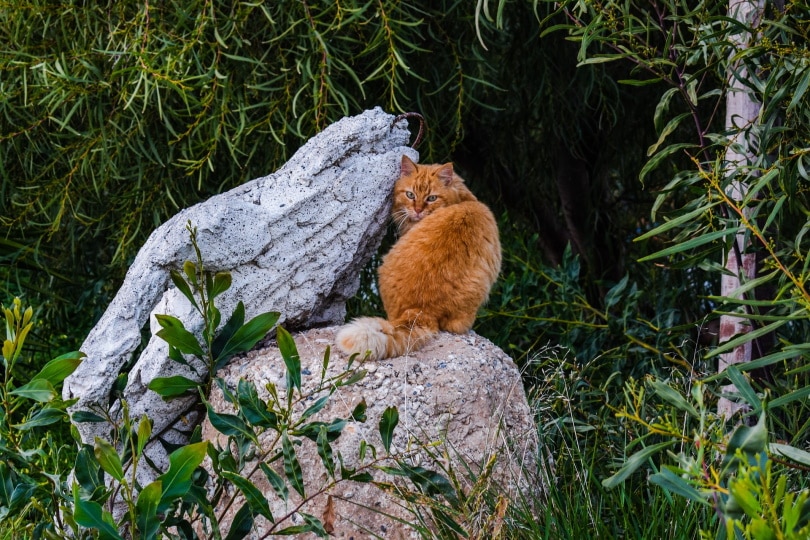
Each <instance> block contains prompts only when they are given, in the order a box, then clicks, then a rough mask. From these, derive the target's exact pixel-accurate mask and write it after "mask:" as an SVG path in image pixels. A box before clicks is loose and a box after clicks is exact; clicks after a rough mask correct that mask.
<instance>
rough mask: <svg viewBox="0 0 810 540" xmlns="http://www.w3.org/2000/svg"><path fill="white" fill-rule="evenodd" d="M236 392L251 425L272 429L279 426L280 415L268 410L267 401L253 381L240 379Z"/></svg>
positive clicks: (243, 412)
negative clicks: (260, 394) (261, 396)
mask: <svg viewBox="0 0 810 540" xmlns="http://www.w3.org/2000/svg"><path fill="white" fill-rule="evenodd" d="M236 393H237V396H238V398H237V399H238V400H239V407H240V409H241V411H242V414H243V415H245V418H246V419H247V421H248V422H250V424H251V425H253V426H259V427H266V428H270V429H276V428H277V427H278V416H277V415H276V413H274V412H273V411H270V410H268V408H267V403H265V402H264V401H263V400H262V399H261V398H260V397H259V394H258V392H257V391H256V387H255V386H254V385H253V384H252V383H249V382H247V381H245V380H244V379H239V383H237V392H236Z"/></svg>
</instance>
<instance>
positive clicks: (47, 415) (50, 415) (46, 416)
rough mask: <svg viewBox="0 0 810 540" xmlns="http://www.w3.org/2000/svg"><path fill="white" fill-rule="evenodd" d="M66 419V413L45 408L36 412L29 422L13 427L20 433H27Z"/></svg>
mask: <svg viewBox="0 0 810 540" xmlns="http://www.w3.org/2000/svg"><path fill="white" fill-rule="evenodd" d="M66 417H67V413H66V412H65V411H63V410H62V409H55V408H53V407H46V408H44V409H42V410H40V411H39V412H37V413H36V414H35V415H34V416H33V417H32V418H31V419H30V420H28V421H26V422H23V423H22V424H18V425H16V426H14V427H16V428H17V429H19V430H20V431H28V430H29V429H34V428H38V427H42V426H49V425H51V424H55V423H56V422H59V421H60V420H62V419H64V418H66Z"/></svg>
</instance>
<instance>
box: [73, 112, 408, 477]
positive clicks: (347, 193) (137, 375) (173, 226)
mask: <svg viewBox="0 0 810 540" xmlns="http://www.w3.org/2000/svg"><path fill="white" fill-rule="evenodd" d="M393 120H394V117H393V116H391V115H389V114H386V113H384V112H383V111H382V110H380V109H374V110H371V111H366V112H365V113H363V114H360V115H358V116H354V117H350V118H344V119H343V120H341V121H339V122H337V123H335V124H333V125H332V126H330V127H328V128H327V129H325V130H324V131H323V132H322V133H320V134H319V135H317V136H316V137H314V138H313V139H311V140H309V141H308V142H307V143H306V144H305V145H304V146H303V147H302V148H301V149H299V150H298V152H296V153H295V155H294V156H293V157H292V158H291V159H290V160H289V161H288V162H287V163H286V164H285V165H284V166H283V167H282V168H281V169H279V170H278V171H277V172H275V173H274V174H271V175H269V176H266V177H263V178H258V179H256V180H253V181H251V182H248V183H246V184H244V185H242V186H240V187H238V188H236V189H234V190H232V191H229V192H227V193H224V194H222V195H219V196H216V197H212V198H211V199H209V200H207V201H205V202H203V203H200V204H198V205H195V206H193V207H191V208H188V209H185V210H183V211H181V212H179V213H178V214H177V215H175V216H174V217H173V218H171V219H170V220H169V221H167V222H166V223H164V224H163V225H162V226H160V227H159V228H158V229H156V230H155V231H154V232H153V233H152V235H151V236H150V237H149V239H148V240H147V242H146V244H145V245H144V246H143V248H142V249H141V250H140V252H139V253H138V256H137V257H136V259H135V261H134V262H133V264H132V267H131V268H130V270H129V272H128V273H127V276H126V279H125V281H124V283H123V285H122V286H121V288H120V290H119V291H118V293H117V294H116V296H115V299H114V300H113V301H112V303H111V304H110V306H109V307H108V308H107V310H106V312H105V313H104V315H103V316H102V318H101V320H100V321H99V322H98V324H97V325H96V326H95V328H93V330H92V331H91V332H90V334H89V335H88V337H87V339H86V340H85V342H84V343H83V344H82V347H81V350H82V351H83V352H84V353H86V354H87V358H85V360H84V362H82V364H81V365H80V366H79V368H78V369H77V370H76V371H75V372H74V373H73V374H72V375H71V376H70V377H69V378H68V379H67V380H66V381H65V385H64V391H63V394H64V397H65V399H71V398H78V402H77V403H76V404H75V405H74V406H73V407H72V409H71V410H72V411H74V412H75V411H78V410H82V411H101V410H107V409H108V408H109V406H110V402H111V399H110V394H111V389H112V388H113V385H114V383H115V381H116V379H117V378H118V376H119V374H120V373H122V372H126V371H128V379H127V384H126V389H125V390H124V397H125V398H126V400H127V402H128V405H129V410H130V414H131V415H132V416H133V417H136V418H137V417H139V416H140V415H141V414H147V415H148V416H149V417H150V418H151V419H152V420H153V423H154V428H153V433H159V434H162V435H161V436H162V437H163V438H164V439H166V440H170V441H172V442H183V439H184V436H185V433H186V432H187V431H188V430H189V428H190V427H191V426H190V425H189V426H185V425H184V424H183V422H184V421H189V422H190V423H191V424H193V420H194V419H193V418H190V419H189V418H187V417H185V416H184V415H183V413H184V411H186V410H187V409H188V408H189V407H190V406H192V405H193V403H189V402H188V401H187V402H186V403H183V402H182V400H174V401H172V402H170V403H166V402H164V401H163V400H161V399H160V398H159V397H158V396H157V394H155V393H154V392H151V391H149V390H147V387H146V385H147V384H148V383H149V381H151V380H152V379H154V378H155V377H160V376H169V375H173V374H181V375H185V376H187V377H192V378H193V377H194V374H193V373H191V372H190V371H182V370H180V368H181V367H182V366H180V365H179V364H177V363H175V362H172V361H171V360H169V358H168V347H167V345H166V343H165V342H164V341H163V340H161V339H159V338H157V337H154V335H153V336H152V338H151V339H150V340H149V342H148V344H147V345H146V347H145V349H144V350H143V352H142V353H141V354H140V356H139V357H137V359H136V361H135V362H134V365H132V367H131V369H130V368H129V367H128V366H129V365H131V359H132V356H133V353H134V352H135V351H136V350H137V349H138V347H139V346H140V345H141V339H142V338H141V335H142V334H141V331H142V329H144V327H145V326H146V325H147V322H149V323H151V326H152V328H151V330H152V334H154V332H155V331H156V330H157V328H156V321H155V319H154V317H153V316H152V315H154V314H171V315H174V316H176V317H178V318H179V319H180V320H182V321H183V322H184V324H185V325H186V328H189V329H190V330H192V331H194V332H199V331H200V329H201V327H202V320H201V319H200V317H199V316H197V314H196V312H195V311H194V310H193V309H192V307H191V305H190V304H189V302H188V301H187V300H186V299H185V297H183V295H182V294H181V293H180V292H179V291H178V290H177V289H176V288H175V287H174V286H173V285H172V284H171V281H170V278H169V271H170V270H171V269H173V268H174V269H179V268H181V267H182V264H183V262H184V261H186V260H195V257H194V252H193V250H192V246H191V244H190V241H189V235H188V231H187V230H186V223H187V222H189V221H190V222H191V223H192V224H193V225H194V226H195V227H197V229H198V243H199V245H200V248H201V250H202V254H203V259H204V262H205V266H206V268H207V269H208V270H212V271H229V272H231V274H232V277H233V285H232V287H231V288H230V289H229V290H228V291H227V292H226V293H225V294H223V295H222V296H220V297H219V298H218V306H219V307H220V309H221V311H222V313H223V315H224V316H226V317H227V316H228V315H229V314H230V313H231V312H232V311H233V309H234V307H235V306H236V304H237V302H238V301H239V300H241V301H242V302H243V303H244V305H245V310H246V318H247V319H249V318H251V317H253V316H255V315H257V314H259V313H263V312H267V311H280V312H281V322H283V323H284V324H285V326H287V327H299V328H303V327H309V326H312V325H316V324H322V323H339V322H342V321H343V319H344V316H345V301H346V299H347V298H349V297H351V296H352V295H354V294H355V292H356V291H357V288H358V286H359V278H358V276H359V273H360V270H361V268H362V267H363V265H364V264H365V263H366V262H367V261H368V259H369V258H370V256H371V255H372V253H373V252H374V251H375V250H376V249H377V247H378V244H379V241H380V238H381V233H382V230H383V228H384V226H385V223H386V221H387V219H388V213H389V210H390V195H391V188H392V186H393V183H394V182H395V181H396V179H397V177H398V176H399V164H400V160H401V156H402V155H403V154H407V155H409V156H414V157H416V152H415V151H413V150H412V149H410V148H408V147H407V146H406V145H407V143H408V139H409V132H408V130H407V125H406V122H405V121H402V122H400V123H398V124H397V125H396V126H393V127H392V121H393ZM192 400H193V398H192ZM117 412H118V408H117V407H116V406H115V405H113V407H112V413H113V414H114V415H115V414H117ZM178 421H179V423H178ZM76 427H77V428H78V430H79V433H80V434H81V436H82V439H83V440H84V441H85V442H89V443H92V442H93V440H94V437H96V436H100V437H105V438H106V437H109V433H110V426H109V425H108V424H106V423H103V422H102V423H78V424H77V426H76ZM147 455H148V456H149V457H150V459H152V460H153V461H154V462H155V463H157V464H158V466H159V467H164V466H165V465H166V464H167V461H166V454H165V451H164V450H163V448H162V447H161V445H160V444H151V445H150V446H149V448H148V450H147ZM146 479H148V477H147V478H145V479H144V480H146Z"/></svg>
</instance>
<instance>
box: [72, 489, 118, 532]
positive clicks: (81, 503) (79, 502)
mask: <svg viewBox="0 0 810 540" xmlns="http://www.w3.org/2000/svg"><path fill="white" fill-rule="evenodd" d="M73 519H75V520H76V523H78V524H79V525H81V526H82V527H87V528H88V529H95V530H97V531H98V538H99V539H100V540H123V538H121V535H119V534H118V531H117V530H116V529H115V526H114V525H113V519H112V515H110V513H109V512H106V511H104V510H103V509H102V508H101V505H100V504H98V503H97V502H95V501H86V500H83V499H81V498H80V497H79V485H78V484H73Z"/></svg>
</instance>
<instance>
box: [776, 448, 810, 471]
mask: <svg viewBox="0 0 810 540" xmlns="http://www.w3.org/2000/svg"><path fill="white" fill-rule="evenodd" d="M768 452H770V453H771V454H773V455H776V456H784V457H786V458H788V459H789V460H791V461H795V462H796V463H799V464H800V465H804V466H805V467H810V452H807V451H805V450H800V449H799V448H796V447H795V446H789V445H787V444H779V443H770V444H769V445H768Z"/></svg>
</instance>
